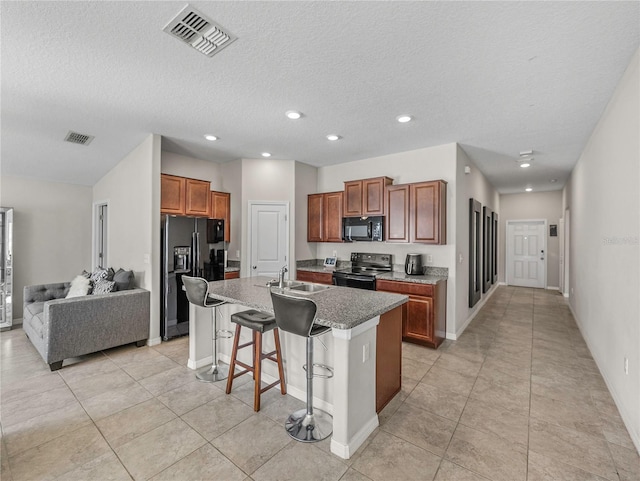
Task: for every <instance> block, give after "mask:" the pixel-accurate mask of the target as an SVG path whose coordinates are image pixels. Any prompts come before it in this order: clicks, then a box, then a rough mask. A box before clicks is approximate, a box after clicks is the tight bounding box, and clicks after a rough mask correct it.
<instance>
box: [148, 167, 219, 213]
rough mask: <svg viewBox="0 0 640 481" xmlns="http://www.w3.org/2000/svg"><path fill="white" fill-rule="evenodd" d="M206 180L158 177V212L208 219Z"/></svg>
mask: <svg viewBox="0 0 640 481" xmlns="http://www.w3.org/2000/svg"><path fill="white" fill-rule="evenodd" d="M210 190H211V183H210V182H209V181H206V180H198V179H188V178H186V177H179V176H177V175H168V174H161V176H160V212H161V213H163V214H174V215H192V216H194V217H209V209H210V205H209V191H210Z"/></svg>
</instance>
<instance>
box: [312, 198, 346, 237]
mask: <svg viewBox="0 0 640 481" xmlns="http://www.w3.org/2000/svg"><path fill="white" fill-rule="evenodd" d="M342 199H343V192H342V191H340V192H326V193H323V194H311V195H309V196H308V197H307V242H342Z"/></svg>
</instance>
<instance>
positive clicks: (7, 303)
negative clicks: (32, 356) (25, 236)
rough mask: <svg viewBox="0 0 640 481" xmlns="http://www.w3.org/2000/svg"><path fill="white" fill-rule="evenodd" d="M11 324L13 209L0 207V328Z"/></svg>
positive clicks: (7, 327)
mask: <svg viewBox="0 0 640 481" xmlns="http://www.w3.org/2000/svg"><path fill="white" fill-rule="evenodd" d="M12 324H13V209H12V208H10V207H0V329H3V330H4V329H11V326H12Z"/></svg>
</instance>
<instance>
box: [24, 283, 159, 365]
mask: <svg viewBox="0 0 640 481" xmlns="http://www.w3.org/2000/svg"><path fill="white" fill-rule="evenodd" d="M70 285H71V283H69V282H64V283H57V284H41V285H36V286H26V287H25V288H24V313H23V321H22V324H23V329H24V332H25V333H26V334H27V336H28V337H29V339H30V340H31V342H32V343H33V345H34V346H35V348H36V349H37V350H38V352H39V353H40V355H41V356H42V358H43V359H44V360H45V362H46V363H47V364H49V367H50V368H51V370H52V371H55V370H57V369H60V368H61V367H62V361H63V360H64V359H68V358H71V357H77V356H81V355H83V354H89V353H92V352H97V351H102V350H104V349H109V348H111V347H116V346H120V345H123V344H129V343H132V342H135V343H136V344H137V345H138V346H143V345H144V344H145V343H146V341H147V339H148V338H149V318H150V295H149V291H147V290H145V289H129V290H124V291H116V292H112V293H109V294H98V295H86V296H80V297H73V298H70V299H65V296H66V295H67V293H68V292H69V287H70Z"/></svg>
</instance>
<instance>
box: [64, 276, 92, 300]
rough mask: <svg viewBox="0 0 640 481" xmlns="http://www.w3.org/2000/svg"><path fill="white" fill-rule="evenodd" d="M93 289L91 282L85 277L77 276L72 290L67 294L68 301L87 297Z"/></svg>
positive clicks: (72, 284) (72, 282)
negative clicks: (73, 298) (71, 298)
mask: <svg viewBox="0 0 640 481" xmlns="http://www.w3.org/2000/svg"><path fill="white" fill-rule="evenodd" d="M90 288H91V281H90V280H89V279H87V278H86V277H84V276H83V275H79V276H76V277H75V278H74V279H73V280H72V281H71V288H70V289H69V293H68V294H67V299H69V298H70V297H79V296H86V295H87V294H88V293H89V289H90Z"/></svg>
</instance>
